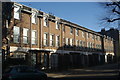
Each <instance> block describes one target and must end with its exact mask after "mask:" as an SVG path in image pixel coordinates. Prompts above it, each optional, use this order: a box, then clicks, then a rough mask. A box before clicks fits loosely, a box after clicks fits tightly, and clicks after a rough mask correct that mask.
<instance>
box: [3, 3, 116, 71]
mask: <svg viewBox="0 0 120 80" xmlns="http://www.w3.org/2000/svg"><path fill="white" fill-rule="evenodd" d="M12 5H13V6H12V7H11V18H10V19H9V20H8V19H4V25H3V27H5V28H7V29H9V31H10V35H7V40H6V38H3V42H4V43H5V42H7V45H3V46H5V47H7V49H6V50H7V55H9V57H10V58H23V59H24V60H25V61H26V62H27V64H28V65H33V66H34V65H36V64H39V63H40V64H41V65H42V68H44V69H49V68H53V69H57V68H59V69H60V68H69V67H84V66H93V65H98V64H104V63H105V61H106V62H108V59H107V57H105V56H107V55H109V54H111V55H112V56H114V49H113V39H112V38H111V37H108V36H103V35H101V34H99V33H97V32H95V31H93V30H90V29H87V28H84V27H82V26H80V25H77V24H75V23H72V22H70V21H67V20H64V19H61V18H59V17H56V16H53V15H51V14H47V13H44V12H42V11H39V10H37V9H34V8H30V7H28V6H25V5H22V4H19V3H12ZM3 35H4V32H3ZM5 44H6V43H5ZM8 50H9V51H8ZM5 53H6V51H5ZM111 59H112V58H111Z"/></svg>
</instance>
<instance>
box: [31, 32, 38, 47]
mask: <svg viewBox="0 0 120 80" xmlns="http://www.w3.org/2000/svg"><path fill="white" fill-rule="evenodd" d="M32 32H35V37H33V36H32V34H31V44H32V45H37V30H32ZM33 40H34V41H35V43H33Z"/></svg>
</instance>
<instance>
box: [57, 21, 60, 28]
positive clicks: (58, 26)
mask: <svg viewBox="0 0 120 80" xmlns="http://www.w3.org/2000/svg"><path fill="white" fill-rule="evenodd" d="M56 29H60V25H59V22H58V21H56Z"/></svg>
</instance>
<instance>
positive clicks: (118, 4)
mask: <svg viewBox="0 0 120 80" xmlns="http://www.w3.org/2000/svg"><path fill="white" fill-rule="evenodd" d="M101 4H102V6H104V8H105V10H106V13H105V14H106V15H104V16H103V17H102V21H101V22H102V23H104V24H105V25H108V24H111V23H112V24H113V23H117V26H118V23H119V21H120V0H114V1H113V0H111V2H105V3H101ZM114 26H115V25H114Z"/></svg>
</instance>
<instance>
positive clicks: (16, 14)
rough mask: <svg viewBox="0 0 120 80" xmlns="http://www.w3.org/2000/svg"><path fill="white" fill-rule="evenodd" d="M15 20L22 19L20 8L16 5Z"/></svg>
mask: <svg viewBox="0 0 120 80" xmlns="http://www.w3.org/2000/svg"><path fill="white" fill-rule="evenodd" d="M14 18H15V19H20V6H18V5H14Z"/></svg>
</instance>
